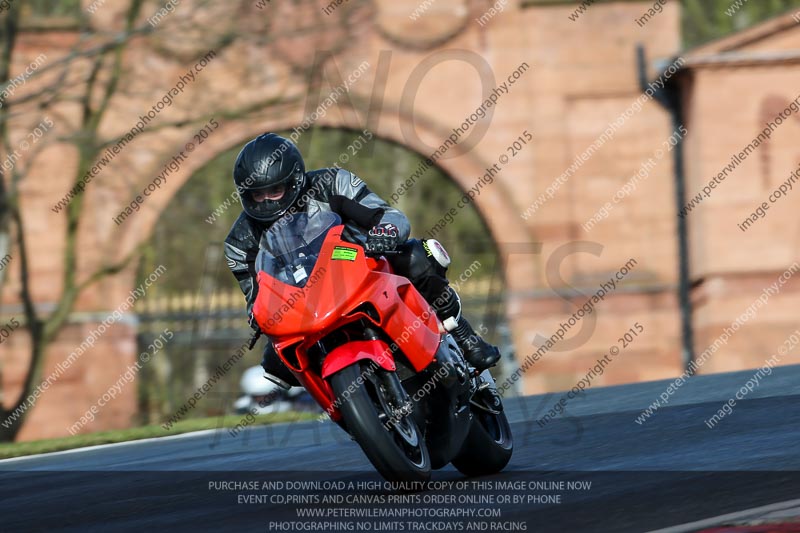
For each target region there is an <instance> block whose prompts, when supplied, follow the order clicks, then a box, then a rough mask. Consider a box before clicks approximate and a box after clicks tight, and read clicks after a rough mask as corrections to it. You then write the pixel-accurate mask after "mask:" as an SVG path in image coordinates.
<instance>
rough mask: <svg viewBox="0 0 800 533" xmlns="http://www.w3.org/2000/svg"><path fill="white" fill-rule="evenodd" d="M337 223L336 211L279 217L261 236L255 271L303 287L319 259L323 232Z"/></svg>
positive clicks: (339, 220)
mask: <svg viewBox="0 0 800 533" xmlns="http://www.w3.org/2000/svg"><path fill="white" fill-rule="evenodd" d="M341 223H342V220H341V218H339V215H337V214H335V213H332V212H330V211H319V212H317V213H315V214H313V215H308V214H307V213H297V214H288V215H286V216H284V217H281V218H279V219H278V220H277V221H275V222H274V223H273V224H272V226H271V227H270V228H269V230H267V231H266V232H264V235H262V237H261V242H260V244H259V252H258V256H256V271H257V272H264V273H266V274H267V275H268V276H270V277H272V278H275V279H276V280H278V281H280V282H281V283H285V284H286V285H291V286H293V287H305V286H306V283H308V280H309V279H310V275H311V272H312V271H313V270H314V266H315V265H316V264H317V261H318V260H319V255H320V250H321V249H322V243H323V242H324V241H325V236H326V235H327V233H328V231H330V229H331V228H333V227H336V226H338V225H340V224H341Z"/></svg>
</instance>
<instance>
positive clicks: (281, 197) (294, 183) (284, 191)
mask: <svg viewBox="0 0 800 533" xmlns="http://www.w3.org/2000/svg"><path fill="white" fill-rule="evenodd" d="M302 183H303V172H302V171H301V170H299V169H296V171H295V172H294V173H293V174H291V175H289V176H288V177H287V178H286V179H284V180H281V181H280V182H278V183H273V184H270V185H269V186H267V187H259V188H252V189H249V188H248V189H244V190H241V191H240V197H241V199H242V205H243V207H244V209H245V211H246V212H247V214H248V215H250V216H251V217H254V218H256V219H257V220H262V221H269V220H272V219H275V218H277V217H279V216H281V215H283V214H284V213H285V212H286V211H287V210H288V209H289V208H290V207H291V206H292V204H293V203H294V202H295V200H297V197H298V196H299V195H300V188H301V185H302Z"/></svg>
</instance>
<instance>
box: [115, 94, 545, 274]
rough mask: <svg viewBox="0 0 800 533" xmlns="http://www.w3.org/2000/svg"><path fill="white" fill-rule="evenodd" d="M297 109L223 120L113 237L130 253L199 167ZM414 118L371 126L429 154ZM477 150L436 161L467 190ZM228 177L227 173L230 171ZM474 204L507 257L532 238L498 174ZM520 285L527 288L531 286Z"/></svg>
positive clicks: (481, 168)
mask: <svg viewBox="0 0 800 533" xmlns="http://www.w3.org/2000/svg"><path fill="white" fill-rule="evenodd" d="M295 111H296V113H284V114H283V115H284V116H282V117H280V118H260V117H257V118H253V119H241V120H238V121H235V122H233V121H230V122H228V123H225V124H223V125H221V127H220V129H219V130H217V131H216V132H214V134H212V135H211V136H210V137H209V139H208V140H207V141H205V142H204V143H203V145H204V149H203V150H202V153H200V152H201V151H200V150H196V152H193V153H192V154H191V155H190V157H187V160H186V161H185V162H184V163H183V164H182V165H181V167H180V168H179V169H178V170H177V171H176V172H175V173H172V174H171V175H170V176H168V181H167V184H166V185H165V186H164V187H162V188H161V189H160V191H159V192H158V193H157V194H155V195H154V196H152V197H150V198H149V199H148V203H147V205H146V206H145V207H146V209H145V208H143V209H142V211H141V212H140V213H138V214H137V215H136V216H134V217H131V219H130V220H129V221H128V222H126V223H125V226H123V231H122V232H121V234H119V235H118V238H116V239H115V241H114V242H115V248H116V250H117V254H118V255H119V257H123V256H125V255H126V254H128V253H129V252H130V251H131V250H133V249H134V248H135V247H136V245H137V244H138V243H140V242H144V241H146V240H147V239H148V238H149V236H150V235H151V234H152V232H153V231H154V229H155V226H156V223H157V222H158V219H159V218H160V216H161V212H162V211H163V210H164V209H165V208H166V207H167V205H169V203H170V201H171V200H172V199H173V197H174V196H175V194H177V192H178V191H179V190H180V189H181V187H183V185H184V184H185V183H186V182H187V181H188V180H189V179H190V178H191V176H192V175H194V173H195V172H197V171H198V170H200V169H201V168H203V167H204V166H205V165H207V164H208V163H209V162H210V161H212V160H213V159H214V158H215V157H217V156H218V155H219V154H221V153H223V152H226V151H228V150H230V149H231V148H234V147H237V146H242V145H243V144H244V143H245V142H247V140H249V139H252V138H253V137H255V136H257V135H258V134H260V133H263V132H264V131H290V130H292V128H295V127H297V125H298V124H299V123H300V122H302V120H296V119H295V118H294V116H292V115H296V116H298V117H301V116H302V110H300V109H299V108H298V109H296V110H295ZM330 114H332V113H329V115H328V116H326V117H323V118H322V119H320V120H319V121H318V122H317V125H319V126H325V127H331V128H347V129H353V130H360V129H362V128H363V124H359V123H358V121H357V119H356V118H355V115H354V114H353V113H344V114H343V115H345V116H347V115H349V116H350V118H342V117H339V118H332V117H330ZM416 122H417V128H418V131H419V133H420V134H421V135H422V136H423V137H426V138H431V136H433V137H434V138H440V137H441V138H443V137H444V136H443V132H445V131H447V130H446V126H445V125H444V124H441V123H439V122H437V121H435V120H426V121H420V120H419V118H417V120H416ZM421 122H422V123H421ZM409 124H410V120H409V119H408V118H407V117H405V116H404V115H403V114H402V113H399V112H391V111H390V112H385V113H384V114H383V115H382V116H381V119H380V120H379V121H378V126H377V127H370V130H371V131H373V133H374V134H375V135H376V137H378V138H381V139H384V140H389V141H392V142H395V143H397V144H399V145H401V146H404V147H406V148H407V149H408V150H411V151H413V152H415V153H417V154H420V155H422V156H423V157H426V156H427V155H428V154H426V150H427V149H428V148H427V147H425V146H424V145H423V143H422V141H420V140H419V139H415V140H412V142H408V141H407V139H405V138H404V136H403V134H402V131H403V127H404V126H406V127H407V126H408V125H409ZM181 146H182V145H180V144H177V145H173V146H171V147H169V149H165V150H163V152H162V153H163V154H165V155H163V156H162V157H161V158H159V159H158V162H157V163H158V164H157V166H155V167H154V168H150V169H147V170H146V171H143V172H142V174H143V175H144V176H147V179H146V180H141V181H140V182H139V185H138V187H139V189H141V187H143V186H144V185H143V184H146V183H147V182H148V181H149V180H150V179H152V176H155V175H156V174H157V173H158V172H160V169H162V168H163V165H164V164H165V163H167V162H169V161H170V160H171V159H172V155H173V154H177V153H178V152H180V148H181ZM476 152H477V150H472V151H470V152H468V153H465V154H463V155H460V156H458V157H453V158H450V159H439V160H438V161H437V162H436V166H437V167H438V168H439V169H441V170H442V171H443V172H444V173H445V174H447V175H448V176H449V177H450V179H452V180H453V181H454V182H455V183H456V184H457V185H458V186H459V187H460V188H461V189H462V190H464V191H467V190H469V189H470V188H471V187H473V186H474V185H475V182H476V180H477V179H478V178H479V177H481V176H482V175H483V174H484V173H485V172H486V167H488V166H489V163H488V162H487V161H484V160H482V158H481V157H479V156H478V155H477V153H476ZM225 178H226V179H228V176H226V177H225ZM366 179H367V180H369V177H366ZM474 208H475V209H477V210H478V212H479V214H480V216H481V218H482V219H483V220H484V222H485V223H486V225H487V227H488V228H489V232H490V234H491V235H492V238H493V239H494V241H495V244H496V246H497V250H498V252H501V260H502V258H503V257H505V255H503V254H504V253H505V252H508V251H509V250H508V249H507V248H508V247H507V246H506V245H507V244H509V243H514V244H518V243H529V242H530V241H531V240H532V239H531V236H530V234H529V230H528V228H527V227H526V226H525V225H523V224H521V223H520V221H519V220H518V216H516V212H517V209H516V207H515V204H514V202H513V201H512V194H511V192H510V191H508V190H507V188H506V187H505V186H504V185H503V183H502V182H501V181H500V180H498V179H495V180H494V182H493V183H492V185H491V186H485V187H483V189H482V191H481V194H480V195H479V196H478V197H477V198H476V200H475V202H474ZM503 270H504V273H505V274H508V272H507V265H506V264H505V262H503ZM130 277H131V279H130V283H131V284H132V273H131V274H130ZM505 277H506V279H508V280H509V283H511V281H512V280H513V279H515V277H514V276H508V275H506V276H505ZM517 279H519V278H517ZM509 288H510V289H511V288H512V287H511V286H509ZM517 288H519V289H524V288H527V287H517Z"/></svg>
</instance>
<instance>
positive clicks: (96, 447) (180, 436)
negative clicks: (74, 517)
mask: <svg viewBox="0 0 800 533" xmlns="http://www.w3.org/2000/svg"><path fill="white" fill-rule="evenodd" d="M215 431H218V430H217V429H203V430H200V431H192V432H190V433H180V434H178V435H167V436H165V437H148V438H146V439H136V440H126V441H125V442H111V443H108V444H95V445H94V446H84V447H82V448H72V449H70V450H61V451H58V452H47V453H37V454H32V455H23V456H21V457H12V458H10V459H2V460H0V466H3V465H7V464H9V463H14V462H22V461H30V460H32V459H37V458H39V457H55V456H58V455H67V454H72V453H83V452H91V451H94V450H100V449H103V448H111V447H115V446H116V447H122V446H132V445H136V444H141V443H143V442H153V441H159V442H164V441H165V440H179V439H185V438H189V437H199V436H202V435H210V434H212V433H214V432H215Z"/></svg>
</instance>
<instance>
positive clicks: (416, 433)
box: [330, 362, 431, 482]
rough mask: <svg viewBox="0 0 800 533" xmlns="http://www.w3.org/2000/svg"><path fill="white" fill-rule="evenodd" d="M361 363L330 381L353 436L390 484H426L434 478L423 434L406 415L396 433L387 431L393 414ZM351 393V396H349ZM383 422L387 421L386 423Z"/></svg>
mask: <svg viewBox="0 0 800 533" xmlns="http://www.w3.org/2000/svg"><path fill="white" fill-rule="evenodd" d="M369 368H370V366H369V364H367V363H364V362H361V363H356V364H353V365H350V366H348V367H345V368H343V369H342V370H340V371H339V372H337V373H335V374H334V375H333V376H331V378H330V383H331V387H332V388H333V391H334V393H335V395H336V398H337V400H338V399H341V400H340V405H339V411H340V412H341V413H342V417H343V418H344V423H345V425H346V426H347V429H348V431H349V432H350V434H351V435H352V436H353V437H354V438H355V440H356V442H358V444H359V446H361V449H362V450H364V454H365V455H366V456H367V458H368V459H369V461H370V462H371V463H372V465H373V466H374V467H375V469H376V470H378V472H380V474H381V475H382V476H383V477H384V478H386V480H388V481H395V482H415V481H416V482H425V481H428V480H429V479H430V477H431V461H430V457H429V455H428V448H427V446H426V445H425V440H424V439H423V436H422V432H421V431H420V430H419V428H417V425H416V423H415V422H414V418H413V416H411V415H406V416H405V417H403V418H402V419H401V420H400V422H398V423H397V424H396V425H393V426H392V429H387V428H386V427H384V422H385V421H386V420H389V417H390V416H391V413H386V412H385V410H384V408H383V407H382V405H385V399H384V401H381V397H380V396H379V395H381V394H382V391H381V390H380V389H381V387H380V386H379V385H377V384H376V383H377V381H378V380H376V379H370V378H366V379H364V378H363V377H362V378H361V379H359V377H361V376H372V377H375V376H374V373H372V372H369V371H368V369H369ZM345 391H347V392H345ZM382 419H383V421H382Z"/></svg>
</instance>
